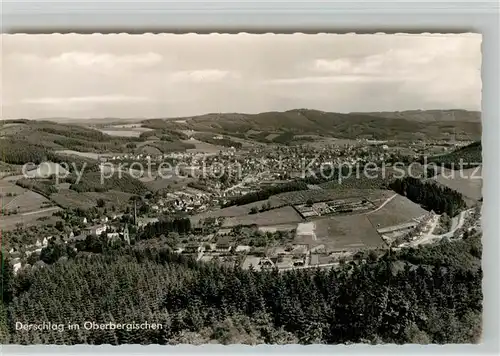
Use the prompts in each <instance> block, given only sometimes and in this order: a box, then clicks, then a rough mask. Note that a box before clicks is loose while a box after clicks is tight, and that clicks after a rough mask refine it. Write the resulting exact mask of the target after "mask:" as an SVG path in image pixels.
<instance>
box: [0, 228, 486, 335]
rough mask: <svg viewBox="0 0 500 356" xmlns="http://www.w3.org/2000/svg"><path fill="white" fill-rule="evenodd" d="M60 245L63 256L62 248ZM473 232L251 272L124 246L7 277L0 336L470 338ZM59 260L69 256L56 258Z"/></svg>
mask: <svg viewBox="0 0 500 356" xmlns="http://www.w3.org/2000/svg"><path fill="white" fill-rule="evenodd" d="M68 251H72V249H69V250H68ZM480 256H481V241H480V237H479V236H476V237H468V238H467V239H466V240H462V241H453V242H443V243H440V244H436V245H431V246H427V247H421V248H417V249H406V250H401V251H399V252H395V251H393V252H392V253H391V252H387V253H386V254H385V255H384V256H382V257H379V258H378V259H377V256H376V255H373V254H370V255H369V256H368V259H367V262H366V263H362V262H351V263H349V264H344V265H342V266H341V267H340V268H339V269H338V270H334V269H331V270H313V269H309V270H295V271H290V272H283V273H280V272H277V271H269V272H255V271H253V270H248V271H245V270H241V269H238V268H234V269H232V268H231V269H230V268H227V267H223V266H220V265H217V264H204V263H199V262H195V261H194V260H191V259H189V258H186V257H183V256H181V255H176V254H172V253H170V252H169V251H167V250H158V249H138V248H137V247H134V248H131V247H127V248H124V249H121V250H118V251H113V252H112V253H108V254H97V255H89V254H79V255H77V256H71V255H70V256H66V257H64V258H63V260H60V261H58V262H56V263H54V264H52V265H48V266H46V267H44V268H37V269H33V270H31V271H27V272H24V273H20V274H19V275H18V276H16V277H13V275H12V271H11V268H10V266H9V263H8V261H7V262H6V263H5V264H4V265H5V266H6V268H5V269H4V270H3V274H2V281H1V282H2V283H3V285H4V288H3V295H2V297H3V304H1V305H0V339H1V340H0V341H2V342H3V343H15V344H38V343H49V344H54V343H57V344H80V343H88V344H130V343H132V344H149V343H154V344H156V343H159V344H176V343H194V344H200V343H208V342H213V341H216V342H220V343H225V344H230V343H248V344H257V343H280V344H283V343H304V344H307V343H329V344H336V343H359V342H368V343H379V342H385V343H472V342H478V340H479V337H480V335H481V319H482V318H481V314H482V292H481V281H482V271H481V267H480V266H481V265H480ZM67 258H69V260H66V259H67ZM89 320H90V321H96V322H98V323H107V322H115V323H130V322H131V321H135V322H141V323H142V322H145V321H147V322H149V323H154V322H158V323H161V324H162V325H163V328H162V330H156V331H155V330H131V331H127V330H99V331H89V330H85V329H83V328H81V329H80V330H74V331H64V332H58V331H38V332H37V331H30V332H28V331H25V332H21V331H16V330H15V329H14V323H15V322H16V321H18V322H23V323H42V322H49V321H50V322H52V323H66V322H72V323H77V324H82V325H83V322H84V321H89Z"/></svg>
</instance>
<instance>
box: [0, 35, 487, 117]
mask: <svg viewBox="0 0 500 356" xmlns="http://www.w3.org/2000/svg"><path fill="white" fill-rule="evenodd" d="M1 39H2V60H1V63H0V72H1V74H2V87H1V97H2V118H4V119H7V118H30V119H32V118H50V117H68V118H103V117H116V118H151V117H183V116H192V115H199V114H205V113H220V112H240V113H258V112H265V111H284V110H291V109H298V108H307V109H316V110H322V111H332V112H370V111H401V110H413V109H467V110H480V106H481V74H480V71H481V36H480V35H478V34H457V35H453V34H448V35H431V34H422V35H407V34H401V35H384V34H375V35H334V34H317V35H306V34H293V35H275V34H265V35H251V34H237V35H230V34H210V35H197V34H185V35H174V34H164V35H153V34H150V35H128V34H114V35H100V34H94V35H79V34H65V35H62V34H52V35H21V34H14V35H11V34H3V35H2V37H1Z"/></svg>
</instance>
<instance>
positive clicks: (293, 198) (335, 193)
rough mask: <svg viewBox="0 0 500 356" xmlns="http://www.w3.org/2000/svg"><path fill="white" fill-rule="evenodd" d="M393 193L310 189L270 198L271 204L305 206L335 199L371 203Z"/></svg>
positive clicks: (365, 190) (367, 190)
mask: <svg viewBox="0 0 500 356" xmlns="http://www.w3.org/2000/svg"><path fill="white" fill-rule="evenodd" d="M391 195H392V192H391V191H389V190H382V189H310V190H300V191H294V192H286V193H280V194H276V195H273V196H272V197H270V198H269V201H270V202H271V204H274V205H280V204H281V205H283V204H291V205H296V204H304V203H306V202H307V200H309V199H311V200H312V201H313V202H320V201H328V200H334V199H346V198H363V199H367V200H369V201H371V202H374V201H377V200H384V199H387V198H389V197H390V196H391Z"/></svg>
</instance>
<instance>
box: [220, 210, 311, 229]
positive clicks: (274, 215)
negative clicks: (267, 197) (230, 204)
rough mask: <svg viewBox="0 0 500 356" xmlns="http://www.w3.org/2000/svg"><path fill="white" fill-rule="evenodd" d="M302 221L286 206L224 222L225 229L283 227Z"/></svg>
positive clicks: (232, 218) (230, 218)
mask: <svg viewBox="0 0 500 356" xmlns="http://www.w3.org/2000/svg"><path fill="white" fill-rule="evenodd" d="M300 221H302V218H301V217H300V215H299V214H298V213H297V212H296V211H295V209H293V208H292V207H291V206H285V207H282V208H277V209H273V210H269V211H264V212H262V213H256V214H251V215H242V216H237V217H228V218H226V219H225V220H224V223H223V226H224V227H232V226H236V225H252V224H256V225H258V226H266V225H283V224H292V223H296V222H300Z"/></svg>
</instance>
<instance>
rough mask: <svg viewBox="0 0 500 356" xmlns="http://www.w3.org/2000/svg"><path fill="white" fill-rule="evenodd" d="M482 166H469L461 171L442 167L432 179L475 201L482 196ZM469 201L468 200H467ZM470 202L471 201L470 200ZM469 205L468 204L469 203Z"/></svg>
mask: <svg viewBox="0 0 500 356" xmlns="http://www.w3.org/2000/svg"><path fill="white" fill-rule="evenodd" d="M481 177H482V168H481V167H480V168H479V169H476V168H470V169H464V170H462V171H460V170H457V171H452V170H449V169H444V172H443V173H442V174H440V175H438V176H437V177H435V178H434V179H435V180H436V181H437V182H438V183H440V184H442V185H445V186H447V187H449V188H451V189H453V190H456V191H457V192H460V193H462V194H463V195H464V196H465V197H467V198H469V199H471V200H473V201H475V202H477V201H478V200H480V199H481V197H482V196H483V194H482V185H483V180H482V179H481ZM468 203H469V202H468ZM471 203H472V202H471ZM469 205H470V204H469Z"/></svg>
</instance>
